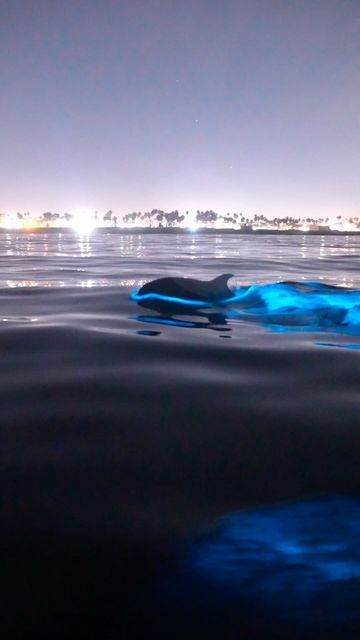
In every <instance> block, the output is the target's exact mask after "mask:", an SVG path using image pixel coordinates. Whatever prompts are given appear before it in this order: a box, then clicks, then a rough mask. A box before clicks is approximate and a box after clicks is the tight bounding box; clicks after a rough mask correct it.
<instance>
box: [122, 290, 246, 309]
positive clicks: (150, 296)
mask: <svg viewBox="0 0 360 640" xmlns="http://www.w3.org/2000/svg"><path fill="white" fill-rule="evenodd" d="M139 291H140V289H136V291H134V292H133V293H132V294H131V295H130V300H134V301H135V302H141V301H142V300H160V301H162V302H170V303H172V304H181V305H183V306H187V307H196V308H199V307H203V308H205V307H211V306H214V305H217V304H221V305H222V304H228V303H229V302H232V301H235V300H237V298H235V297H232V298H227V299H225V300H217V301H216V302H204V300H188V299H187V298H176V297H175V296H165V295H163V294H161V293H144V294H143V295H141V296H140V295H139V293H138V292H139Z"/></svg>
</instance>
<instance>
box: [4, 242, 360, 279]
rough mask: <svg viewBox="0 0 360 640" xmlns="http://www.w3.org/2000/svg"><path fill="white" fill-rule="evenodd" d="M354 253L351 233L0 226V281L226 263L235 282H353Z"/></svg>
mask: <svg viewBox="0 0 360 640" xmlns="http://www.w3.org/2000/svg"><path fill="white" fill-rule="evenodd" d="M359 254H360V238H359V237H356V236H307V235H302V236H280V235H272V236H266V235H264V236H245V235H235V234H234V235H229V234H226V235H221V234H214V235H197V234H195V233H193V234H189V235H184V234H182V235H180V234H171V235H166V234H162V235H160V234H143V235H141V234H121V233H119V232H116V233H114V232H112V233H110V232H100V231H95V232H93V233H92V234H89V235H77V234H76V233H74V232H72V231H67V232H65V231H61V232H58V231H52V232H49V231H42V232H36V233H24V232H20V231H12V232H10V231H6V232H5V231H0V259H1V257H3V258H4V257H7V258H8V261H7V263H6V277H5V272H4V270H3V273H2V275H0V287H17V286H19V287H20V286H21V287H36V286H47V287H49V286H52V287H64V286H80V287H84V286H113V285H116V286H120V287H127V286H136V285H137V286H139V285H141V284H142V283H143V282H144V281H146V280H148V279H150V278H152V277H159V276H161V275H184V276H194V277H199V278H206V277H212V276H214V275H215V274H218V273H221V272H222V271H229V270H231V271H232V272H233V273H234V274H235V276H236V279H237V282H238V284H239V285H244V284H251V283H256V284H260V283H265V282H275V281H281V280H283V279H294V280H297V281H299V280H309V279H311V280H323V281H325V282H329V283H331V284H341V285H342V286H348V287H357V288H360V276H359V274H358V269H357V264H356V263H357V260H358V257H359ZM1 278H2V279H1ZM88 283H91V284H88Z"/></svg>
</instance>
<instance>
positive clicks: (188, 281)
mask: <svg viewBox="0 0 360 640" xmlns="http://www.w3.org/2000/svg"><path fill="white" fill-rule="evenodd" d="M231 277H232V274H230V273H225V274H223V275H221V276H218V277H216V278H214V279H213V280H210V281H208V282H204V281H203V280H197V279H196V278H171V277H167V278H158V279H157V280H153V281H152V282H147V283H146V284H144V286H143V287H141V289H140V291H139V292H138V295H139V296H142V295H148V294H156V295H162V296H167V297H174V298H183V299H184V300H199V301H203V302H216V301H221V300H224V299H226V298H229V297H231V296H232V291H231V289H229V287H228V286H227V282H228V280H229V278H231Z"/></svg>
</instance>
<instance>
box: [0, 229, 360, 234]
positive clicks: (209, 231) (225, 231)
mask: <svg viewBox="0 0 360 640" xmlns="http://www.w3.org/2000/svg"><path fill="white" fill-rule="evenodd" d="M0 230H1V231H3V232H6V233H10V232H14V231H17V232H19V233H27V234H31V233H74V234H77V235H79V232H78V231H76V230H75V229H72V228H71V227H36V228H34V229H5V228H0ZM93 232H96V233H113V234H119V235H147V234H150V235H191V236H195V235H245V236H252V235H254V236H257V235H259V236H264V235H271V236H359V235H360V229H359V231H340V230H338V231H337V230H328V229H311V230H309V231H301V230H299V229H286V230H280V229H207V228H199V229H196V231H193V230H190V229H180V228H177V227H164V228H151V227H132V228H129V227H96V228H95V229H94V230H93V231H92V232H91V233H93ZM82 235H88V233H83V234H82Z"/></svg>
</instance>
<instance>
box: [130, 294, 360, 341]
mask: <svg viewBox="0 0 360 640" xmlns="http://www.w3.org/2000/svg"><path fill="white" fill-rule="evenodd" d="M138 291H139V290H137V291H135V292H134V293H132V294H131V296H130V297H131V299H132V300H134V301H136V302H138V303H139V304H142V305H143V306H146V305H147V304H148V305H150V304H151V306H152V309H153V310H157V305H158V306H159V309H158V310H159V311H160V310H162V309H161V305H166V308H167V310H168V313H169V314H171V313H172V309H173V310H174V311H173V313H175V309H184V310H186V308H191V309H193V310H197V309H206V308H211V307H213V308H216V307H221V313H222V314H223V316H224V318H225V319H226V318H227V319H230V320H232V321H235V322H236V321H247V322H249V321H251V322H257V323H259V324H261V325H263V326H266V327H268V328H269V329H271V331H274V332H288V331H313V332H317V331H334V332H336V333H342V334H346V335H349V334H350V335H353V336H358V335H360V291H358V290H353V289H345V288H343V287H334V286H330V285H326V284H322V283H318V282H278V283H274V284H265V285H251V286H248V287H240V288H238V289H236V290H235V291H234V294H233V296H231V297H230V298H227V299H224V300H217V301H216V302H209V301H203V300H191V299H183V298H177V297H172V296H164V295H161V294H156V293H148V294H145V295H139V293H138ZM339 346H343V347H344V348H345V346H346V345H339ZM349 348H350V347H349ZM351 348H353V349H354V348H357V347H356V346H354V345H351Z"/></svg>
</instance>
